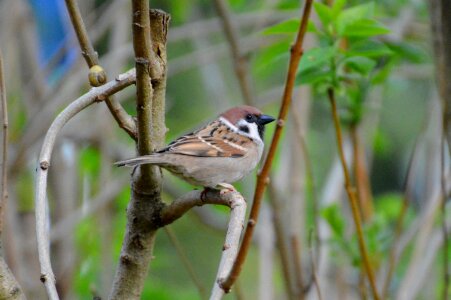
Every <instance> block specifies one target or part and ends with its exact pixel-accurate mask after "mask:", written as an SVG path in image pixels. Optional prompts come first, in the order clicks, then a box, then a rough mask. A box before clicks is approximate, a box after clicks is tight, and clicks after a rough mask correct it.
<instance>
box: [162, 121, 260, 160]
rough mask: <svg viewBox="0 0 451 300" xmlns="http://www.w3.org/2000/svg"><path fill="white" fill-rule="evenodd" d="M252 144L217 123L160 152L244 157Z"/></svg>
mask: <svg viewBox="0 0 451 300" xmlns="http://www.w3.org/2000/svg"><path fill="white" fill-rule="evenodd" d="M251 142H252V140H251V139H250V138H248V137H243V136H240V135H238V134H236V133H234V132H232V131H231V130H230V129H229V128H228V127H227V126H226V125H224V124H222V123H220V122H219V121H215V122H213V123H210V124H209V125H207V126H205V127H203V128H201V129H199V130H198V131H196V132H194V133H190V134H187V135H184V136H182V137H180V138H178V139H177V140H175V141H173V142H172V143H170V144H169V145H168V147H166V148H165V149H163V150H161V151H158V152H160V153H176V154H184V155H192V156H200V157H242V156H243V155H245V154H246V152H247V148H246V144H247V143H251Z"/></svg>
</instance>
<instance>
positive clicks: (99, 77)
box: [66, 0, 137, 140]
mask: <svg viewBox="0 0 451 300" xmlns="http://www.w3.org/2000/svg"><path fill="white" fill-rule="evenodd" d="M66 7H67V11H68V12H69V16H70V19H71V21H72V25H73V27H74V30H75V33H76V35H77V39H78V43H79V44H80V48H81V54H82V55H83V57H84V59H85V60H86V63H87V64H88V66H89V68H90V69H89V83H90V84H91V86H100V85H103V84H105V82H107V76H106V73H105V70H104V69H103V68H102V67H101V66H100V65H99V57H98V54H97V52H96V51H95V50H94V47H93V46H92V44H91V41H90V40H89V37H88V32H87V31H86V27H85V24H84V22H83V19H82V17H81V13H80V9H79V8H78V4H77V1H76V0H66ZM105 103H106V104H107V106H108V109H109V110H110V112H111V114H112V115H113V117H114V119H115V120H116V122H117V123H118V124H119V127H120V128H122V129H124V130H125V132H127V133H128V135H129V136H130V137H131V138H133V139H134V140H136V138H137V136H136V124H135V121H134V120H133V118H132V117H131V116H130V115H129V114H128V113H127V112H126V111H125V110H124V108H123V107H122V105H121V104H120V103H119V101H117V100H116V99H115V98H114V97H107V98H106V99H105Z"/></svg>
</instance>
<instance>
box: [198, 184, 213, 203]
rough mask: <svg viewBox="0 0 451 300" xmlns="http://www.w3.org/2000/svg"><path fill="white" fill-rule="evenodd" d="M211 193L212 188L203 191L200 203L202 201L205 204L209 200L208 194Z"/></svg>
mask: <svg viewBox="0 0 451 300" xmlns="http://www.w3.org/2000/svg"><path fill="white" fill-rule="evenodd" d="M209 191H211V188H208V187H205V188H204V189H203V191H202V192H201V193H200V201H202V203H205V202H206V200H207V193H208V192H209Z"/></svg>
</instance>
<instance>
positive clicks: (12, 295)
mask: <svg viewBox="0 0 451 300" xmlns="http://www.w3.org/2000/svg"><path fill="white" fill-rule="evenodd" d="M0 101H1V108H2V122H3V138H2V158H1V162H2V166H1V168H2V171H1V173H2V181H1V196H0V197H1V198H0V299H5V300H13V299H25V295H24V294H23V292H22V288H21V287H20V285H19V283H18V282H17V280H16V278H14V275H13V273H12V272H11V270H10V269H9V268H8V265H7V264H6V262H5V261H4V259H3V251H2V250H3V245H2V233H3V217H4V213H3V210H4V208H5V206H6V201H7V199H8V190H7V169H8V168H7V165H6V163H7V161H8V108H7V103H6V88H5V80H4V73H3V56H2V53H1V52H0Z"/></svg>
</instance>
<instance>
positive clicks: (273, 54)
mask: <svg viewBox="0 0 451 300" xmlns="http://www.w3.org/2000/svg"><path fill="white" fill-rule="evenodd" d="M289 53H290V44H289V42H286V41H284V42H279V43H276V44H273V45H271V46H269V47H267V48H265V49H263V50H262V51H261V52H260V53H258V54H257V57H256V58H255V61H254V65H255V67H256V70H257V71H261V70H262V69H265V68H266V67H268V66H269V65H270V64H273V63H274V62H276V61H279V60H280V59H282V58H287V57H288V56H289Z"/></svg>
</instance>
